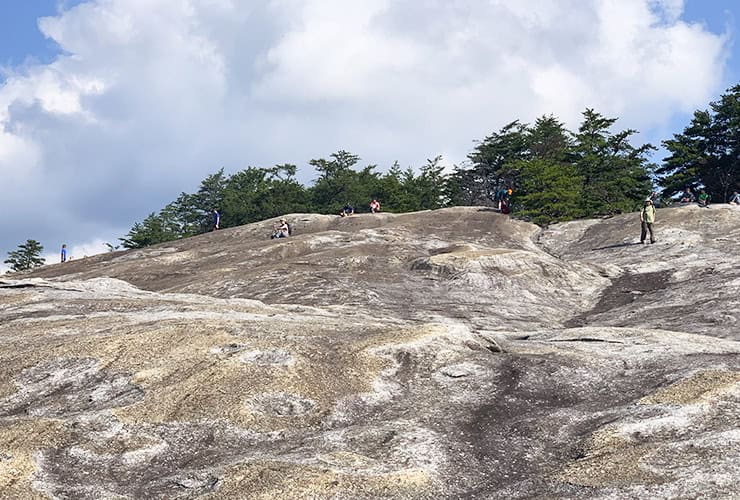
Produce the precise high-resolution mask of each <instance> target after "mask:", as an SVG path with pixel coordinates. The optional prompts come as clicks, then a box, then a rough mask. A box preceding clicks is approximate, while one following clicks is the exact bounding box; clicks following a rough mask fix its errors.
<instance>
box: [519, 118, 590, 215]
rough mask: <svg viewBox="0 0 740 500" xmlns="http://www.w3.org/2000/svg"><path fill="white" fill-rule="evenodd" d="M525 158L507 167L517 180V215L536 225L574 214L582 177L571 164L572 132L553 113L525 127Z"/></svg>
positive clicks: (572, 157) (572, 155)
mask: <svg viewBox="0 0 740 500" xmlns="http://www.w3.org/2000/svg"><path fill="white" fill-rule="evenodd" d="M526 139H527V140H526V142H527V151H528V153H527V157H528V159H526V160H520V161H518V162H515V163H513V164H511V166H510V167H509V169H510V171H511V172H512V173H511V174H510V175H512V176H513V175H515V176H516V178H517V179H518V184H517V185H516V196H515V208H516V211H517V216H519V217H522V218H525V219H528V220H531V221H532V222H534V223H536V224H549V223H551V222H555V221H563V220H570V219H572V218H574V217H577V215H578V213H579V209H580V199H581V188H582V179H581V178H580V177H579V175H578V173H577V170H576V167H575V165H574V164H573V160H574V153H573V139H572V134H571V133H570V132H569V131H568V130H567V129H566V128H565V126H564V125H563V124H562V123H561V122H560V121H558V120H557V119H556V118H554V117H552V116H543V117H541V118H538V119H537V121H536V122H535V124H534V126H532V127H528V128H527V133H526Z"/></svg>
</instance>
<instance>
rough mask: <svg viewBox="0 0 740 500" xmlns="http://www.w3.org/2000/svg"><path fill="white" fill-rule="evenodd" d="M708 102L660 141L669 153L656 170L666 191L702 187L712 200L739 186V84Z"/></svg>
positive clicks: (724, 197)
mask: <svg viewBox="0 0 740 500" xmlns="http://www.w3.org/2000/svg"><path fill="white" fill-rule="evenodd" d="M709 106H710V108H711V110H705V111H696V112H695V113H694V117H693V118H692V120H691V123H690V124H689V125H688V126H687V127H686V128H685V129H684V131H683V132H682V133H680V134H675V135H674V136H673V139H670V140H667V141H664V142H663V146H664V147H665V148H666V149H667V150H668V151H669V152H670V156H668V157H667V158H666V159H665V160H664V161H663V165H662V166H661V167H660V168H659V169H657V171H656V173H657V174H658V176H659V178H660V180H659V184H660V186H661V187H663V190H664V192H665V193H666V194H668V195H677V194H679V193H681V192H682V191H683V190H684V189H685V188H687V187H688V188H697V187H703V188H705V189H706V190H707V192H708V193H709V194H710V196H712V199H713V200H714V201H717V202H725V201H727V200H728V197H729V195H730V194H731V193H732V191H734V190H736V189H738V188H739V187H740V85H737V86H735V87H733V88H731V89H729V90H728V91H727V93H726V94H724V95H722V96H721V97H720V99H719V100H718V101H716V102H712V103H710V105H709Z"/></svg>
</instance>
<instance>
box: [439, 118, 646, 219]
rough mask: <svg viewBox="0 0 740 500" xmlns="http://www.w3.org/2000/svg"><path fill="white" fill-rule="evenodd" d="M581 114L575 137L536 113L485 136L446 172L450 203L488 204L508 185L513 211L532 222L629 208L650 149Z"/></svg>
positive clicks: (641, 193)
mask: <svg viewBox="0 0 740 500" xmlns="http://www.w3.org/2000/svg"><path fill="white" fill-rule="evenodd" d="M583 116H584V119H583V122H582V124H581V126H580V128H579V130H578V133H577V134H573V133H571V132H569V131H568V130H567V129H566V128H565V127H564V126H563V124H562V123H560V122H559V121H558V120H557V119H556V118H554V117H552V116H543V117H541V118H539V119H538V120H537V121H536V122H535V124H534V125H533V126H528V125H524V124H521V123H519V122H518V121H515V122H512V123H510V124H508V125H506V126H505V127H504V128H502V129H501V130H500V131H499V132H497V133H494V134H492V135H490V136H488V137H487V138H486V139H485V140H484V141H483V142H481V143H480V144H479V145H478V146H476V148H475V150H474V152H473V153H471V154H470V155H469V159H470V161H471V163H472V165H471V167H470V168H467V169H462V168H457V169H456V170H455V172H454V173H453V174H452V175H450V176H449V177H448V179H447V190H448V193H449V194H448V196H449V200H450V203H451V204H470V205H491V204H494V203H495V200H496V193H497V192H498V191H499V190H501V189H502V188H506V187H510V188H512V189H513V190H514V195H513V198H512V204H513V208H514V210H515V213H516V215H517V216H518V217H522V218H525V219H528V220H532V221H534V222H536V223H538V224H547V223H550V222H555V221H563V220H570V219H573V218H576V217H589V216H593V215H601V214H614V213H619V212H625V211H631V210H633V209H634V207H635V206H636V205H638V204H639V201H640V200H641V199H643V198H644V197H645V196H646V195H647V194H648V193H649V192H650V191H651V188H652V185H651V183H650V179H649V172H650V167H651V166H650V165H649V164H648V161H647V158H646V156H647V153H648V152H649V151H650V150H651V149H653V148H652V146H650V145H649V144H648V145H643V146H640V147H637V148H636V147H633V146H632V145H631V144H630V143H629V139H630V137H631V136H632V135H633V134H634V133H635V131H633V130H626V131H622V132H618V133H612V132H611V131H610V128H611V127H612V126H613V125H614V123H615V121H616V120H615V119H611V118H604V117H603V116H601V115H600V114H598V113H595V112H594V111H593V110H586V111H585V112H584V114H583Z"/></svg>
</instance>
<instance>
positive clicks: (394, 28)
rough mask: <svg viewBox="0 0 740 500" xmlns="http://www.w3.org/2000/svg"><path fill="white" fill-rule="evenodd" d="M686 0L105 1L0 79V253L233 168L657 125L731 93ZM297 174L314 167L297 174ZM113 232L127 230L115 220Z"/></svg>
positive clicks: (122, 220)
mask: <svg viewBox="0 0 740 500" xmlns="http://www.w3.org/2000/svg"><path fill="white" fill-rule="evenodd" d="M682 11H683V1H681V0H598V1H597V0H595V1H593V2H583V1H582V0H527V1H524V0H520V1H510V0H487V1H484V0H471V1H468V2H450V1H448V0H428V1H426V2H416V1H414V0H395V1H390V0H364V1H358V2H343V1H339V0H264V1H262V2H258V1H255V2H240V1H239V2H238V1H230V0H97V1H89V2H87V3H84V4H81V5H78V6H77V7H75V8H73V9H71V10H67V11H65V12H62V13H61V14H60V15H59V16H56V17H50V18H45V19H42V20H41V21H40V22H39V26H40V29H41V30H42V31H43V33H44V34H45V35H46V36H48V37H49V38H51V39H53V40H54V41H55V42H56V43H58V44H59V46H60V47H61V48H62V49H63V50H64V51H65V52H64V55H61V56H60V57H58V58H57V59H56V60H55V61H54V62H52V63H51V64H46V65H36V66H30V67H28V66H26V67H24V68H19V69H17V70H15V71H13V70H11V72H10V74H9V75H8V77H7V80H6V82H5V84H4V85H3V86H2V87H0V175H2V181H3V188H4V189H3V191H4V194H3V202H4V203H3V204H4V207H9V208H8V209H7V210H4V211H3V212H2V214H0V224H2V227H3V232H2V237H0V251H7V250H10V249H12V248H14V247H15V246H16V245H17V244H18V243H19V242H21V241H25V240H26V239H28V238H36V239H39V240H41V241H42V243H44V244H46V245H53V246H56V245H57V243H58V242H61V241H67V243H69V244H71V245H73V247H74V246H75V245H78V243H76V242H81V241H90V240H92V239H94V238H103V239H107V240H108V241H110V240H112V239H113V236H112V235H114V234H115V235H118V236H122V235H123V233H125V232H126V229H121V228H127V227H130V226H131V224H132V223H133V222H134V221H135V220H141V219H142V218H143V217H144V216H145V215H146V214H147V213H148V212H150V211H152V210H155V209H158V208H161V207H162V206H163V205H164V204H165V203H166V202H168V201H171V200H172V199H174V198H175V197H176V196H177V194H178V193H179V192H180V191H182V190H187V191H192V190H194V189H195V188H196V187H197V184H198V182H199V181H200V180H201V179H203V178H204V177H205V176H206V175H207V174H208V173H211V172H213V171H215V170H216V169H217V168H219V167H221V166H225V167H226V168H227V170H231V171H233V170H237V169H240V168H243V167H246V166H247V165H257V166H269V165H272V164H275V163H283V162H292V163H297V164H299V165H304V164H305V162H306V161H307V160H309V159H310V158H315V157H318V156H326V155H328V154H330V153H331V152H332V151H335V150H337V149H340V148H341V149H348V150H350V151H352V152H355V153H357V154H360V155H361V156H362V157H363V158H364V159H365V160H366V161H368V162H373V163H380V164H381V165H382V166H387V165H390V164H391V163H392V162H393V160H396V159H398V160H400V161H401V163H402V165H404V166H405V165H408V164H415V165H421V164H423V163H424V161H425V159H426V158H430V157H434V156H436V155H437V154H438V153H439V152H445V153H446V154H447V155H449V157H448V158H446V160H447V161H448V162H459V161H461V160H463V159H464V158H465V155H466V153H467V152H468V151H469V150H470V147H471V146H472V141H473V140H476V139H480V138H482V137H484V136H485V135H487V134H488V133H490V132H491V131H492V130H494V129H497V128H498V127H500V126H501V125H503V124H504V123H506V122H508V121H511V120H513V119H515V118H521V119H523V120H525V121H529V120H532V119H533V118H535V117H536V116H538V115H541V114H546V113H555V114H556V115H558V116H559V117H560V118H562V119H564V120H565V121H566V122H567V123H568V124H569V125H570V126H575V125H576V124H577V122H578V120H579V117H580V112H581V111H582V110H583V109H584V108H585V107H593V108H596V109H597V110H599V111H601V112H603V113H605V114H607V115H612V116H620V117H621V121H620V125H621V126H623V127H627V126H629V127H634V128H638V129H642V130H645V131H650V130H664V129H665V127H666V126H667V124H668V123H669V122H670V120H671V118H673V117H674V116H675V115H676V114H677V113H686V112H690V111H691V110H693V109H695V108H697V107H704V106H705V105H706V103H707V101H708V100H709V99H710V97H711V96H713V95H716V93H717V92H718V91H719V90H721V86H722V84H723V69H724V64H725V60H726V57H727V51H728V47H729V40H728V39H727V37H726V36H725V35H722V34H714V33H710V32H708V31H706V28H705V27H704V26H700V25H690V24H687V23H685V22H683V21H681V17H680V16H681V13H682ZM302 175H303V177H302V180H303V181H308V180H310V179H311V178H312V173H311V172H309V171H304V172H303V174H302ZM114 231H119V232H118V233H115V232H114Z"/></svg>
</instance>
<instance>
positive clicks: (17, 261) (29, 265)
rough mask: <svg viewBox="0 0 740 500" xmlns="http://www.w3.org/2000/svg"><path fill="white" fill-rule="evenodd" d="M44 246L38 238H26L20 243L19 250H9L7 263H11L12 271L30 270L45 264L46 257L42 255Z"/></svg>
mask: <svg viewBox="0 0 740 500" xmlns="http://www.w3.org/2000/svg"><path fill="white" fill-rule="evenodd" d="M43 251H44V247H43V246H41V243H39V242H38V241H36V240H26V242H25V243H23V244H20V245H18V250H14V251H12V252H8V258H7V259H5V261H4V263H5V264H10V269H11V270H12V271H28V270H30V269H34V268H37V267H41V266H43V265H44V262H45V259H43V258H42V257H41V252H43Z"/></svg>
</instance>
